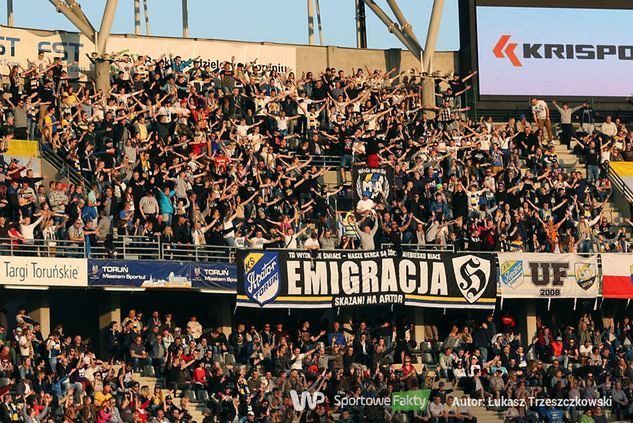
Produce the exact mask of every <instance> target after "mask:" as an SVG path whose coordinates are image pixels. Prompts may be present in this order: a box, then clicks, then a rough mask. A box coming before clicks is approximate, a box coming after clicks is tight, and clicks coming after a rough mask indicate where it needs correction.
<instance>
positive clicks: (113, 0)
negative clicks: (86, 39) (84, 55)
mask: <svg viewBox="0 0 633 423" xmlns="http://www.w3.org/2000/svg"><path fill="white" fill-rule="evenodd" d="M118 4H119V0H108V1H107V3H106V5H105V8H104V9H103V18H101V26H100V27H99V36H98V40H97V52H98V53H99V54H105V52H106V47H107V46H108V38H110V31H111V30H112V22H114V13H115V12H116V7H117V5H118Z"/></svg>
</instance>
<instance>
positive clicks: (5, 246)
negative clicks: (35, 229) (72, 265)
mask: <svg viewBox="0 0 633 423" xmlns="http://www.w3.org/2000/svg"><path fill="white" fill-rule="evenodd" d="M0 255H2V256H26V257H63V258H85V257H86V245H85V243H83V242H76V241H70V240H58V239H32V240H27V241H18V240H16V239H13V238H0Z"/></svg>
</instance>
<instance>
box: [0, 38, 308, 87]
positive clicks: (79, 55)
mask: <svg viewBox="0 0 633 423" xmlns="http://www.w3.org/2000/svg"><path fill="white" fill-rule="evenodd" d="M94 50H95V48H94V44H93V43H92V42H91V41H90V40H88V39H87V38H86V37H85V36H83V35H81V34H77V33H67V32H61V33H58V32H54V31H40V30H30V29H17V28H8V27H5V26H2V27H0V66H2V67H6V65H7V64H8V65H14V64H20V65H21V66H22V67H23V68H24V69H27V66H28V61H31V62H33V61H35V60H36V59H37V54H38V52H39V51H43V52H44V56H45V58H47V59H51V60H52V59H53V58H55V57H61V58H62V60H63V61H64V62H65V63H66V64H67V65H69V74H70V75H71V76H73V77H77V76H83V77H84V78H85V76H84V74H83V73H81V72H80V71H81V70H83V71H87V70H89V69H90V60H89V59H88V57H87V55H88V54H90V53H92V52H94ZM107 51H108V52H114V53H121V52H123V53H128V54H130V55H133V56H135V55H139V54H141V55H148V56H150V57H151V58H153V59H158V58H159V57H161V56H163V55H164V56H165V59H166V60H169V56H170V55H173V56H174V57H175V56H180V57H181V58H182V60H183V61H188V60H190V59H196V58H198V57H199V58H200V59H201V60H202V64H203V66H206V65H210V66H211V68H212V69H217V68H218V67H219V66H220V65H221V64H222V62H225V61H231V59H232V58H235V62H236V63H244V64H246V63H253V62H255V63H256V64H257V65H259V66H263V67H264V68H265V69H266V70H276V71H278V72H280V73H286V72H289V71H294V70H295V69H296V67H297V55H296V49H295V48H294V47H292V46H282V45H268V44H258V43H247V42H237V41H215V40H201V39H180V38H165V37H131V36H125V35H112V36H111V37H110V39H109V41H108V48H107ZM47 63H48V62H47Z"/></svg>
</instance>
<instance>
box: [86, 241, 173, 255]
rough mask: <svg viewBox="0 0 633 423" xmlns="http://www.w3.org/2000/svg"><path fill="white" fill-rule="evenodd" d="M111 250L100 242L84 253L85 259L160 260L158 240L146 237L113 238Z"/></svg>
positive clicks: (159, 243)
mask: <svg viewBox="0 0 633 423" xmlns="http://www.w3.org/2000/svg"><path fill="white" fill-rule="evenodd" d="M112 247H113V248H112V249H111V250H108V249H106V247H105V246H104V244H103V243H102V242H100V243H98V244H97V245H96V246H91V247H90V251H86V253H87V255H86V257H87V258H101V259H106V258H123V259H125V260H161V259H162V256H161V251H162V250H161V242H160V239H159V238H152V237H146V236H120V237H117V238H114V240H113V245H112Z"/></svg>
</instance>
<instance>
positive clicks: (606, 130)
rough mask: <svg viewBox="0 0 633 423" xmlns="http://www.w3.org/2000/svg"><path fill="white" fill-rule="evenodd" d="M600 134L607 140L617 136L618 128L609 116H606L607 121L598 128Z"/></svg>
mask: <svg viewBox="0 0 633 423" xmlns="http://www.w3.org/2000/svg"><path fill="white" fill-rule="evenodd" d="M600 132H602V133H603V134H604V135H606V136H607V137H609V138H613V137H615V136H616V135H617V134H618V126H617V125H616V124H615V122H613V120H612V119H611V116H607V119H606V120H605V121H604V123H603V124H602V126H601V127H600Z"/></svg>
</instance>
